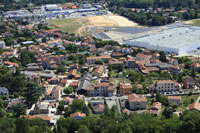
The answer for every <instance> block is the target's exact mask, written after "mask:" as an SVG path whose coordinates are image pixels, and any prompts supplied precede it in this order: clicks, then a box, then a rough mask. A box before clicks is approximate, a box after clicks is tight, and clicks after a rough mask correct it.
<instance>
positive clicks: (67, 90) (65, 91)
mask: <svg viewBox="0 0 200 133" xmlns="http://www.w3.org/2000/svg"><path fill="white" fill-rule="evenodd" d="M72 92H73V87H70V86H69V87H65V89H64V93H65V94H70V93H72Z"/></svg>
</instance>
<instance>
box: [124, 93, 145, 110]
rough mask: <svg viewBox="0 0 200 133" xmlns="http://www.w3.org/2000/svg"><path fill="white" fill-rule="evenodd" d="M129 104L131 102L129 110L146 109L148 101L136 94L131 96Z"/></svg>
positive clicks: (129, 96)
mask: <svg viewBox="0 0 200 133" xmlns="http://www.w3.org/2000/svg"><path fill="white" fill-rule="evenodd" d="M128 102H129V108H130V109H131V110H141V109H146V104H147V99H146V97H144V96H142V95H139V94H135V93H132V94H129V95H128Z"/></svg>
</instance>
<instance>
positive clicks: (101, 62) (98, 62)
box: [95, 59, 104, 65]
mask: <svg viewBox="0 0 200 133" xmlns="http://www.w3.org/2000/svg"><path fill="white" fill-rule="evenodd" d="M103 63H104V61H103V60H102V59H97V60H96V61H95V64H97V65H103Z"/></svg>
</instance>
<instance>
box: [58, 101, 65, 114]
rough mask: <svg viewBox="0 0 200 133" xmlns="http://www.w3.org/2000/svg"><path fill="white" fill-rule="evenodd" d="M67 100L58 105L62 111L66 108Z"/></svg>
mask: <svg viewBox="0 0 200 133" xmlns="http://www.w3.org/2000/svg"><path fill="white" fill-rule="evenodd" d="M64 106H65V101H60V102H59V105H58V110H59V111H60V112H62V111H63V110H64Z"/></svg>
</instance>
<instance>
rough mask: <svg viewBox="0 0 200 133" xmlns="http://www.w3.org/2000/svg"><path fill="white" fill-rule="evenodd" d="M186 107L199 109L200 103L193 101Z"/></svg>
mask: <svg viewBox="0 0 200 133" xmlns="http://www.w3.org/2000/svg"><path fill="white" fill-rule="evenodd" d="M188 109H189V110H193V109H195V110H198V111H200V103H197V102H194V103H192V104H190V105H189V106H188Z"/></svg>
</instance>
